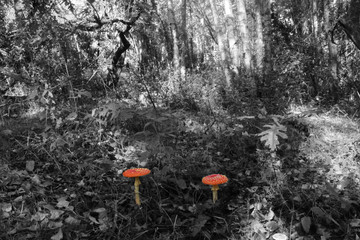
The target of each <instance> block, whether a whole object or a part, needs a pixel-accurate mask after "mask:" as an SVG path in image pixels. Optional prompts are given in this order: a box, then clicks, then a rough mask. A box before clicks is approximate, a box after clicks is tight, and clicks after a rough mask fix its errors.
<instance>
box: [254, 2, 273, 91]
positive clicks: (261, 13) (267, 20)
mask: <svg viewBox="0 0 360 240" xmlns="http://www.w3.org/2000/svg"><path fill="white" fill-rule="evenodd" d="M270 13H271V12H270V0H257V1H256V10H255V16H256V19H255V21H256V37H257V39H256V42H255V44H256V70H257V75H258V76H259V79H260V81H261V82H260V83H259V84H260V85H259V86H260V87H261V88H264V89H265V88H267V86H269V85H271V78H270V76H271V75H270V73H271V71H272V63H271V38H270V30H271V29H270V27H271V14H270Z"/></svg>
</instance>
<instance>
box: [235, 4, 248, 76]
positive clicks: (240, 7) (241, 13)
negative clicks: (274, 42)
mask: <svg viewBox="0 0 360 240" xmlns="http://www.w3.org/2000/svg"><path fill="white" fill-rule="evenodd" d="M236 6H237V11H238V21H239V31H240V38H241V39H240V40H241V44H240V46H241V55H242V58H241V60H242V62H243V68H244V69H245V73H246V74H249V73H250V72H251V52H250V36H249V31H248V23H247V15H246V5H245V0H238V1H237V5H236Z"/></svg>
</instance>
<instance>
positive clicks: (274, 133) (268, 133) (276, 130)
mask: <svg viewBox="0 0 360 240" xmlns="http://www.w3.org/2000/svg"><path fill="white" fill-rule="evenodd" d="M273 120H274V123H273V124H265V125H264V127H266V128H268V129H267V130H265V131H262V132H261V133H259V134H258V136H260V137H261V138H260V140H261V141H262V142H265V146H267V147H269V148H270V150H271V151H272V152H273V151H275V150H276V148H277V146H279V144H280V142H279V137H281V138H283V139H287V138H288V136H287V134H286V127H285V126H284V125H282V124H280V123H279V122H278V120H277V118H276V117H273Z"/></svg>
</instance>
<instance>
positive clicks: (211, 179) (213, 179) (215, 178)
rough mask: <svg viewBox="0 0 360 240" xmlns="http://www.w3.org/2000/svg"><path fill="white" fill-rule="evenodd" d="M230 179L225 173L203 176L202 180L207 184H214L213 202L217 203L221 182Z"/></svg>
mask: <svg viewBox="0 0 360 240" xmlns="http://www.w3.org/2000/svg"><path fill="white" fill-rule="evenodd" d="M228 180H229V179H228V178H227V177H226V176H225V175H221V174H212V175H209V176H206V177H203V179H202V182H203V183H204V184H207V185H212V188H211V190H212V192H213V202H214V203H215V202H216V200H217V199H218V194H217V191H218V190H219V184H223V183H226V182H227V181H228Z"/></svg>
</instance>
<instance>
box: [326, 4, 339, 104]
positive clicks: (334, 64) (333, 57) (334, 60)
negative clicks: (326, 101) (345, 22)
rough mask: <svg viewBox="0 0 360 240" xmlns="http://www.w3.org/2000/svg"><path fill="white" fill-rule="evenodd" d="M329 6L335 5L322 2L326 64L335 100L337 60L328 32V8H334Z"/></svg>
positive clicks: (329, 27) (334, 47)
mask: <svg viewBox="0 0 360 240" xmlns="http://www.w3.org/2000/svg"><path fill="white" fill-rule="evenodd" d="M331 4H336V2H335V3H331V1H330V0H324V28H325V32H326V33H327V36H326V41H327V46H328V50H329V55H328V63H329V67H330V73H331V77H332V81H333V84H332V86H333V89H332V95H333V96H335V98H336V97H337V91H336V90H337V85H338V70H339V65H338V59H337V46H336V45H335V44H333V43H332V42H331V36H330V31H331V24H330V12H331V10H330V8H332V9H335V6H331Z"/></svg>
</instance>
